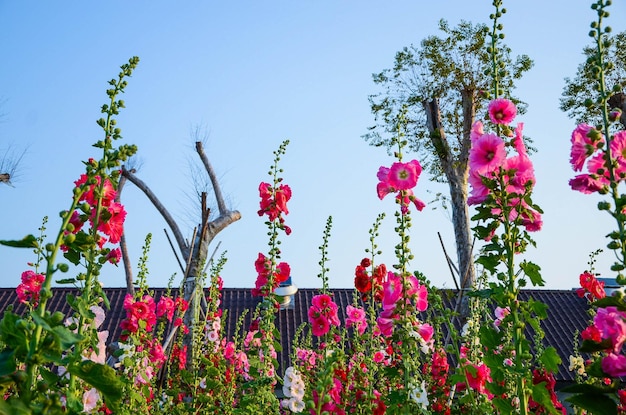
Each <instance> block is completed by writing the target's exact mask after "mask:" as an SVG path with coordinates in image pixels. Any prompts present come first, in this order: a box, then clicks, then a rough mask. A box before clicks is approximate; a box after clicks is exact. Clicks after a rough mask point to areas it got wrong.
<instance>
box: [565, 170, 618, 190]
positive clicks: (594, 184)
mask: <svg viewBox="0 0 626 415" xmlns="http://www.w3.org/2000/svg"><path fill="white" fill-rule="evenodd" d="M569 185H570V187H571V188H572V190H577V191H579V192H581V193H585V194H591V193H595V192H599V191H607V190H608V188H609V180H607V179H606V177H604V176H597V175H595V174H594V175H592V174H579V175H578V176H576V177H574V178H573V179H570V181H569Z"/></svg>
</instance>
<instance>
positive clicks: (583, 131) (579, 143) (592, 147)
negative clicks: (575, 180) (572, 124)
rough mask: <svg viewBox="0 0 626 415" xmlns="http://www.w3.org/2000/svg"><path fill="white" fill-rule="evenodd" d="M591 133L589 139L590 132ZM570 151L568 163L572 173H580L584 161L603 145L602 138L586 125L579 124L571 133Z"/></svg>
mask: <svg viewBox="0 0 626 415" xmlns="http://www.w3.org/2000/svg"><path fill="white" fill-rule="evenodd" d="M592 131H593V133H592V134H591V136H593V137H594V138H591V137H590V132H592ZM571 143H572V149H571V151H570V163H571V164H572V168H573V169H574V171H581V170H582V168H583V165H584V163H585V160H587V158H588V157H590V156H591V155H592V154H593V153H595V151H596V150H598V149H599V148H600V147H601V146H602V145H603V144H604V137H602V134H600V132H598V131H597V130H595V129H594V128H593V127H592V126H590V125H587V124H579V125H578V126H577V127H576V129H574V131H573V132H572V139H571Z"/></svg>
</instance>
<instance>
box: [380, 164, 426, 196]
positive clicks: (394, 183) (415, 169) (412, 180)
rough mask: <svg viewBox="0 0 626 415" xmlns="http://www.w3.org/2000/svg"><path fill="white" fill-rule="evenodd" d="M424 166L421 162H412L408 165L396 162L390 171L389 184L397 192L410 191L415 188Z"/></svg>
mask: <svg viewBox="0 0 626 415" xmlns="http://www.w3.org/2000/svg"><path fill="white" fill-rule="evenodd" d="M421 173H422V166H421V165H420V163H419V161H417V160H411V161H410V162H408V163H401V162H395V163H393V164H392V165H391V168H390V169H389V174H388V176H387V183H388V184H389V185H390V186H391V187H393V188H395V189H396V190H408V189H412V188H414V187H415V185H416V184H417V180H418V179H419V176H420V174H421Z"/></svg>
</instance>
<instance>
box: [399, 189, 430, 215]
mask: <svg viewBox="0 0 626 415" xmlns="http://www.w3.org/2000/svg"><path fill="white" fill-rule="evenodd" d="M396 200H399V201H400V210H401V211H402V213H404V214H405V215H406V214H407V213H408V211H409V204H410V203H413V205H414V206H415V209H417V210H418V211H420V212H421V211H422V210H423V209H424V208H425V207H426V203H424V202H423V201H421V200H420V199H418V198H417V197H415V195H414V194H413V190H411V189H408V190H403V191H401V192H398V195H397V196H396Z"/></svg>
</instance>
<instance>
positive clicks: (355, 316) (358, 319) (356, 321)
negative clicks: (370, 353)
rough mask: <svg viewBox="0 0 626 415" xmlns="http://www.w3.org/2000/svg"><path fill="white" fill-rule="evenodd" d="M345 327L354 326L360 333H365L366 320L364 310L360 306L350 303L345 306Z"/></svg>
mask: <svg viewBox="0 0 626 415" xmlns="http://www.w3.org/2000/svg"><path fill="white" fill-rule="evenodd" d="M346 315H347V318H346V327H351V326H354V327H355V328H356V330H357V332H358V333H359V334H360V335H363V333H365V330H366V329H367V320H366V318H365V310H363V309H362V308H358V307H354V306H352V305H348V306H346Z"/></svg>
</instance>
